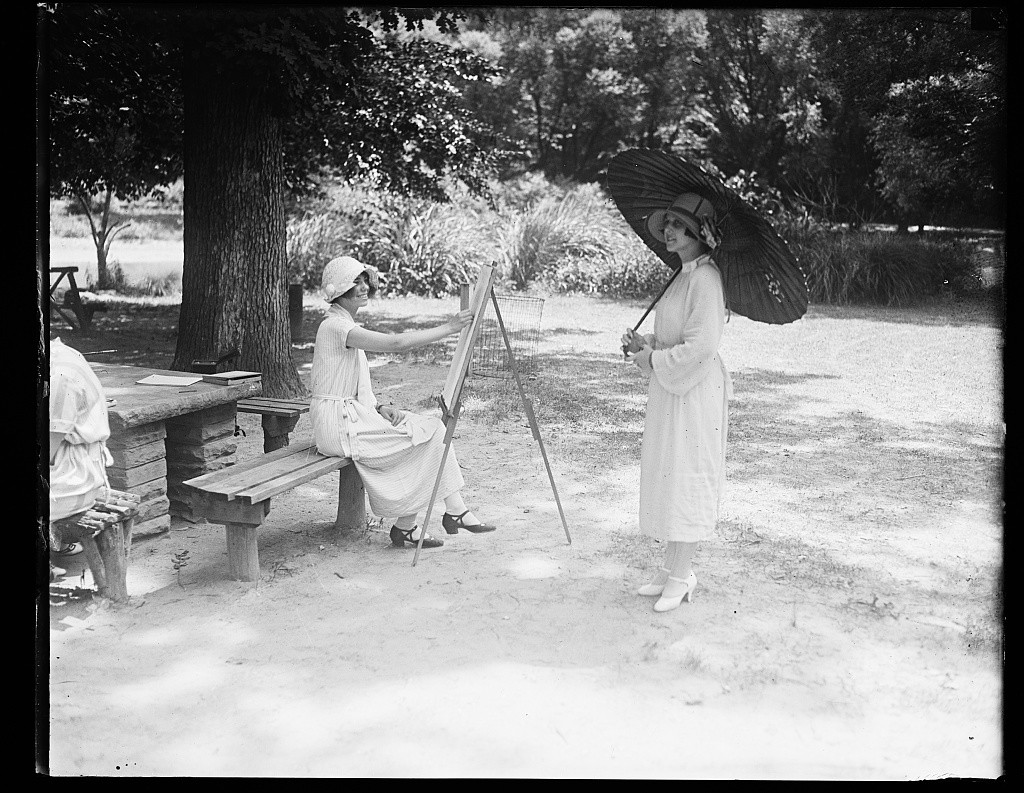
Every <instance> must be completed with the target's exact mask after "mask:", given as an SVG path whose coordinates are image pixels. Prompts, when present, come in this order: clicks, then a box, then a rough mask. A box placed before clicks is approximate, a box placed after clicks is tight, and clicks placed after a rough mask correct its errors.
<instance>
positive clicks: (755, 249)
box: [607, 149, 808, 325]
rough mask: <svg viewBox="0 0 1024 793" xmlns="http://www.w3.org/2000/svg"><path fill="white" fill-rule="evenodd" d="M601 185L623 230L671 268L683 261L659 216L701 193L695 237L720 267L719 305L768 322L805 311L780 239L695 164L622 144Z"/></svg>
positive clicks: (799, 276)
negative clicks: (702, 210)
mask: <svg viewBox="0 0 1024 793" xmlns="http://www.w3.org/2000/svg"><path fill="white" fill-rule="evenodd" d="M607 185H608V191H609V192H610V193H611V196H612V199H613V200H614V201H615V206H617V207H618V209H619V211H620V212H621V213H622V216H623V217H624V218H625V219H626V222H627V223H629V225H630V228H632V229H633V231H635V232H636V233H637V234H638V235H639V236H640V239H641V240H643V242H644V244H645V245H646V246H647V247H648V248H650V249H651V250H652V251H654V252H655V253H656V254H657V255H658V258H660V259H661V260H662V261H663V262H665V264H667V265H668V266H669V267H671V268H672V269H673V270H678V269H679V267H680V266H681V265H682V264H683V262H681V261H679V256H678V255H677V254H675V253H673V252H671V251H669V250H668V248H667V247H666V246H665V240H664V234H663V233H661V232H662V229H663V228H664V214H665V213H668V212H669V211H670V209H674V210H675V212H678V213H679V214H680V216H681V217H683V219H684V221H685V220H686V219H687V215H686V211H685V210H687V207H689V206H690V203H689V202H690V201H692V199H686V201H681V199H683V197H684V196H688V195H696V196H699V197H701V198H704V199H706V200H707V201H708V202H710V204H711V206H712V207H713V208H714V215H713V216H699V217H698V219H699V222H700V226H701V233H700V234H698V237H700V238H701V239H702V240H703V241H704V242H705V243H707V244H708V247H709V248H711V254H710V255H711V259H712V261H714V263H715V265H716V266H717V267H718V269H719V271H720V272H721V273H722V282H723V286H724V289H725V304H726V306H728V308H729V309H730V310H732V311H735V312H736V313H737V314H742V315H743V316H745V317H747V318H749V319H753V320H756V321H758V322H767V323H770V324H774V325H782V324H785V323H787V322H793V321H794V320H797V319H800V317H802V316H803V315H804V313H805V312H806V311H807V296H808V294H807V278H806V275H805V274H804V271H803V269H802V268H801V267H800V264H799V263H798V262H797V260H796V257H795V256H794V255H793V252H792V251H791V250H790V249H789V246H788V245H787V244H786V241H785V240H784V239H782V237H781V236H779V234H778V232H776V231H775V229H774V228H773V227H772V225H771V223H769V222H768V220H767V219H766V218H764V217H762V216H761V213H760V212H758V211H757V210H756V209H754V208H753V207H752V206H751V205H750V204H748V203H747V202H746V201H744V200H743V198H742V197H741V196H739V195H738V194H737V193H736V192H735V191H733V190H730V189H729V188H728V187H726V186H725V185H724V184H723V183H722V181H721V180H720V179H718V178H716V177H714V176H712V175H711V174H709V173H708V172H707V171H705V170H704V169H703V168H701V167H700V166H698V165H694V164H692V163H689V162H687V161H686V160H683V159H682V158H680V157H676V156H675V155H672V154H669V153H667V152H663V151H658V150H656V149H630V150H629V151H624V152H621V153H619V154H616V155H615V157H613V158H612V161H611V162H610V163H609V165H608V181H607ZM677 202H681V203H680V204H679V205H677ZM681 210H682V211H681ZM689 212H690V214H695V213H694V212H693V211H692V210H689ZM652 216H654V219H652ZM658 218H660V225H659V223H658ZM656 232H657V233H656Z"/></svg>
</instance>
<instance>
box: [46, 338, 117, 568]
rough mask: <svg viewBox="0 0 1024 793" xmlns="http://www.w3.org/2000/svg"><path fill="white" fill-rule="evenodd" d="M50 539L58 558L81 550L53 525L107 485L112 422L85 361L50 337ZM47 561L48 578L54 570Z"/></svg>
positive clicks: (81, 509)
mask: <svg viewBox="0 0 1024 793" xmlns="http://www.w3.org/2000/svg"><path fill="white" fill-rule="evenodd" d="M49 388H50V394H49V405H48V407H49V436H50V441H49V446H50V478H49V487H50V493H49V495H50V498H49V509H50V514H49V523H50V541H51V543H52V544H53V546H54V550H53V551H52V555H53V556H55V557H56V558H58V559H59V558H61V557H64V556H72V555H74V554H78V553H81V552H82V546H81V544H80V543H74V542H64V541H63V539H62V538H61V537H59V536H58V534H59V532H58V529H57V527H56V526H55V525H54V524H55V523H56V522H57V521H59V520H62V519H63V518H69V517H71V516H72V515H77V514H78V513H80V512H85V511H86V510H88V509H89V508H90V507H92V505H93V504H94V503H95V501H96V499H97V498H98V497H100V496H102V495H103V492H104V490H105V489H108V488H109V484H108V482H107V466H109V465H113V462H114V460H113V458H112V457H111V456H110V452H109V451H107V446H106V443H107V440H108V439H109V438H110V423H109V421H108V419H107V400H106V396H105V395H104V393H103V387H102V386H101V385H100V381H99V378H97V377H96V374H95V372H93V370H92V367H90V366H89V362H88V361H86V360H85V358H84V357H82V354H81V353H80V352H78V351H77V350H75V349H72V348H71V347H68V346H67V345H66V344H65V343H64V342H62V341H61V340H60V339H59V338H53V339H51V340H50V385H49ZM59 569H60V568H56V567H54V566H53V564H52V563H51V564H50V574H51V580H52V577H53V575H54V571H55V570H59Z"/></svg>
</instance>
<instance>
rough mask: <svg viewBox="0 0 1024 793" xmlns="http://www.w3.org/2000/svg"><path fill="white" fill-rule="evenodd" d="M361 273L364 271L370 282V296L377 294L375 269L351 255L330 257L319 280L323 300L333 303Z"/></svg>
mask: <svg viewBox="0 0 1024 793" xmlns="http://www.w3.org/2000/svg"><path fill="white" fill-rule="evenodd" d="M361 273H366V278H367V280H368V281H369V282H370V297H373V296H374V295H375V294H377V285H378V283H379V282H378V279H377V269H376V268H375V267H371V266H370V265H368V264H363V263H362V262H361V261H359V260H358V259H353V258H352V257H351V256H339V257H337V258H336V259H331V260H330V261H329V262H327V266H326V267H324V275H323V280H322V282H321V285H322V288H323V292H324V300H326V301H327V302H328V303H333V302H334V301H335V300H337V299H338V298H339V297H341V296H342V295H343V294H345V293H346V292H347V291H348V290H349V289H351V288H352V287H353V286H355V285H356V279H357V278H358V277H359V275H360V274H361Z"/></svg>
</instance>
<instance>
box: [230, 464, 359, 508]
mask: <svg viewBox="0 0 1024 793" xmlns="http://www.w3.org/2000/svg"><path fill="white" fill-rule="evenodd" d="M351 462H352V461H351V460H350V459H349V458H348V457H325V456H324V455H317V458H316V459H315V460H313V461H311V462H310V464H309V465H306V466H304V467H303V468H301V469H300V470H297V471H290V472H289V473H287V474H285V475H283V476H279V477H277V478H276V479H273V480H269V481H266V482H263V483H262V484H260V485H257V486H254V487H251V488H249V489H247V490H240V491H239V492H237V493H235V498H238V499H243V500H247V501H249V502H251V503H253V504H256V503H259V502H260V501H266V500H267V499H268V498H271V497H272V496H276V495H279V494H280V493H284V492H285V491H286V490H291V489H292V488H293V487H298V486H299V485H301V484H304V483H306V482H309V481H311V480H313V479H316V478H317V477H320V476H323V475H324V474H329V473H330V472H331V471H337V470H338V469H340V468H344V467H345V466H346V465H348V464H349V463H351Z"/></svg>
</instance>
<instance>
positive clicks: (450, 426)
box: [412, 290, 572, 567]
mask: <svg viewBox="0 0 1024 793" xmlns="http://www.w3.org/2000/svg"><path fill="white" fill-rule="evenodd" d="M490 295H491V302H492V303H493V305H494V315H495V316H496V317H497V318H498V326H499V327H500V328H501V336H502V338H503V339H504V340H505V349H506V350H507V351H508V362H509V368H511V370H512V375H513V376H514V377H515V380H516V386H517V387H518V388H519V398H520V399H522V401H523V409H524V410H525V411H526V416H527V418H528V419H529V421H530V430H531V432H532V433H533V437H534V439H535V440H536V441H537V444H538V445H539V446H540V454H541V457H542V458H543V459H544V468H545V469H547V472H548V481H549V482H551V492H552V493H553V494H554V496H555V504H556V505H557V507H558V516H559V517H560V518H561V519H562V528H563V529H564V530H565V539H566V540H567V541H568V543H569V544H570V545H572V537H571V536H570V534H569V524H568V523H566V521H565V512H563V511H562V502H561V500H560V499H559V498H558V488H557V487H555V476H554V474H553V473H552V472H551V464H550V463H549V462H548V455H547V452H546V451H545V449H544V441H543V440H541V437H540V426H539V425H538V424H537V416H536V415H535V414H534V412H533V403H532V402H530V400H529V398H527V396H526V389H524V388H523V381H522V380H521V379H520V378H519V370H518V368H517V367H516V359H515V354H514V353H513V352H512V344H511V343H510V342H509V340H508V332H507V331H506V330H505V322H504V320H503V319H502V318H501V309H500V308H498V298H497V297H495V295H494V291H493V290H492V291H491V292H490ZM461 408H462V398H461V396H460V397H458V398H457V399H456V401H455V405H454V406H453V407H452V408H451V410H450V412H449V414H448V415H447V416H446V417H445V433H444V453H443V454H442V455H441V467H440V468H439V469H438V471H437V478H436V479H435V480H434V491H433V493H431V496H430V503H429V504H428V505H427V514H426V515H425V517H424V518H423V527H422V532H421V534H420V539H419V542H417V543H416V553H415V554H414V555H413V558H412V564H413V567H415V566H416V562H417V561H418V560H419V558H420V548H422V547H423V538H424V537H426V536H427V524H428V523H429V522H430V513H431V512H432V510H433V508H434V501H436V500H437V491H438V488H439V487H440V485H441V475H442V473H443V472H444V464H445V462H446V461H447V459H448V450H449V449H450V448H451V443H452V435H454V434H455V424H456V422H457V421H458V418H459V411H460V410H461Z"/></svg>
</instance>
